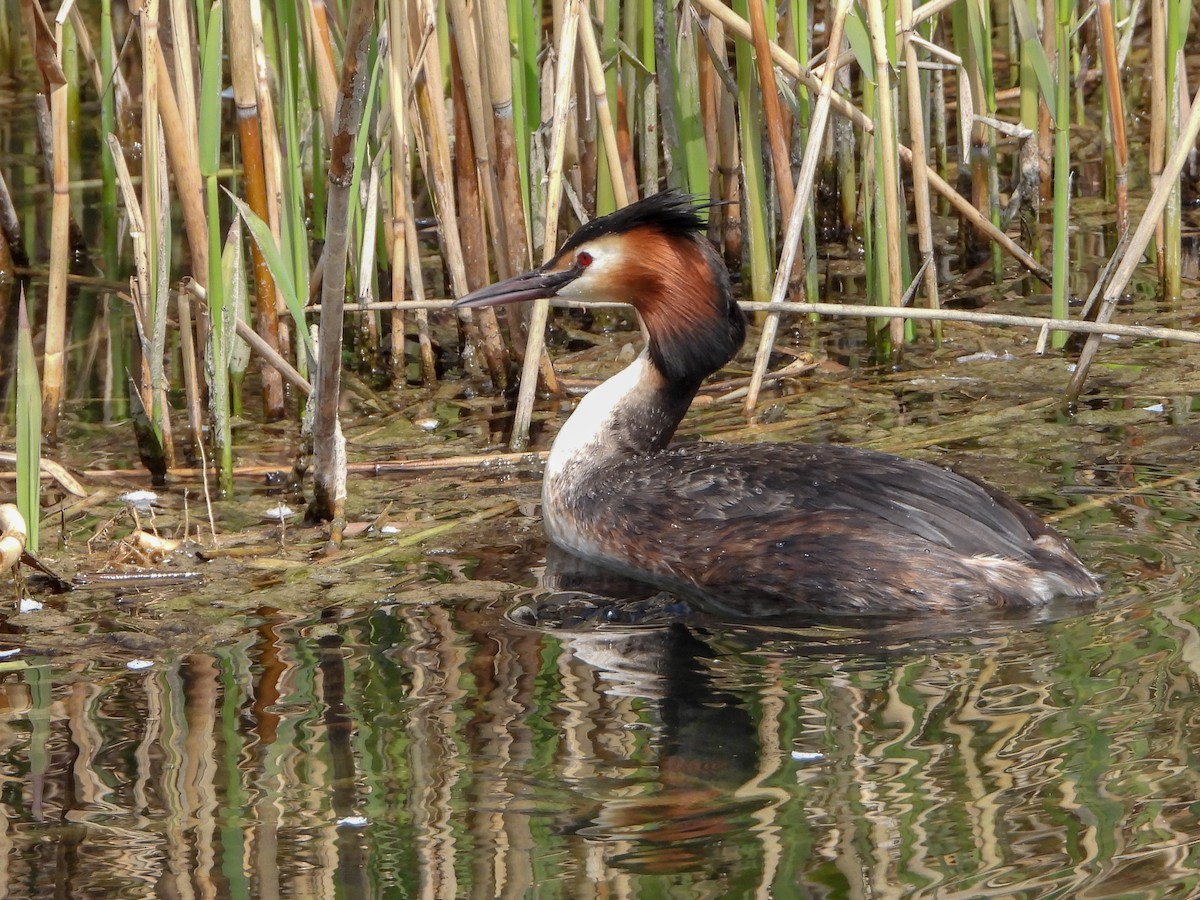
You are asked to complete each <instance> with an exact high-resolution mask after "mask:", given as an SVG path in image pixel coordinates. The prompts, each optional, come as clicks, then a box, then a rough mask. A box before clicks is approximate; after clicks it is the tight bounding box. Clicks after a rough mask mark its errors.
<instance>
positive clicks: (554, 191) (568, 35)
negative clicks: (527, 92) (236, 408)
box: [510, 0, 587, 451]
mask: <svg viewBox="0 0 1200 900" xmlns="http://www.w3.org/2000/svg"><path fill="white" fill-rule="evenodd" d="M583 15H587V10H586V8H584V6H583V3H582V0H566V8H565V9H564V10H563V20H562V27H561V28H560V29H559V43H558V48H557V49H558V60H557V62H558V65H557V71H556V73H555V78H554V113H553V116H554V117H553V119H552V121H553V123H554V126H553V131H552V133H551V138H550V158H549V160H548V165H547V171H548V173H549V183H548V185H547V187H546V218H545V223H546V225H545V231H544V232H543V235H544V242H543V245H542V262H543V263H545V262H549V261H550V260H551V259H553V258H554V253H555V251H556V250H557V249H558V213H559V209H560V208H561V206H562V197H563V187H562V183H563V157H564V155H565V153H566V144H567V129H568V126H569V122H568V112H569V111H570V102H571V96H572V93H573V92H572V89H571V85H572V82H573V76H574V71H575V43H576V38H577V36H578V33H579V18H580V16H583ZM549 309H550V304H549V302H548V301H547V300H545V299H542V300H535V301H534V303H533V311H532V313H531V315H530V317H529V341H528V343H527V344H526V346H525V361H524V366H523V368H522V370H521V386H520V390H519V392H518V394H517V407H516V411H515V412H514V414H513V430H512V438H511V441H510V446H511V447H512V449H513V450H515V451H521V450H524V449H525V447H526V445H527V444H528V442H529V422H530V420H531V419H532V418H533V400H534V397H535V395H536V392H537V373H538V368H539V362H540V361H541V356H542V353H543V350H544V346H545V339H546V319H547V316H548V313H549Z"/></svg>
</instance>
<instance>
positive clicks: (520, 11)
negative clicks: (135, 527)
mask: <svg viewBox="0 0 1200 900" xmlns="http://www.w3.org/2000/svg"><path fill="white" fill-rule="evenodd" d="M1194 18H1195V12H1194V10H1193V9H1192V5H1191V3H1190V0H1117V2H1111V0H1096V2H1095V3H1090V2H1089V3H1077V2H1071V0H1045V2H1043V3H1039V2H1037V0H1028V2H1027V0H1015V2H1012V3H1006V2H1000V0H992V2H990V3H987V2H979V0H929V2H926V3H923V4H921V5H920V6H915V7H914V5H913V3H912V2H911V0H892V2H883V0H862V2H851V0H830V2H827V3H811V4H810V3H806V2H792V3H778V4H776V3H760V2H756V0H750V2H746V0H734V2H732V4H727V3H724V2H721V0H628V2H624V3H621V2H616V0H592V2H585V0H510V2H509V3H507V5H505V4H501V3H498V2H496V3H490V2H469V0H447V2H445V3H434V2H433V0H378V2H368V0H342V2H333V3H325V2H321V0H312V2H306V3H298V4H286V3H285V4H261V3H259V2H256V0H216V2H212V3H205V2H197V3H195V4H192V3H186V2H184V0H144V2H143V3H142V4H140V7H139V8H138V9H137V10H134V9H131V8H130V7H127V6H126V5H125V4H123V3H114V2H112V0H100V2H93V3H89V4H86V5H78V4H71V3H67V4H64V5H62V6H61V7H58V8H47V9H45V10H44V11H43V10H42V9H41V8H40V7H39V6H38V4H37V3H35V2H33V0H23V2H22V3H21V4H20V5H19V7H17V8H14V6H13V5H12V4H9V5H8V6H6V7H4V9H3V10H2V11H0V54H2V55H0V64H3V65H4V66H5V67H6V68H7V70H8V71H9V72H10V73H11V74H12V75H13V76H14V82H13V83H14V84H15V85H16V88H15V93H16V96H17V102H18V103H28V104H35V105H36V111H37V115H36V122H37V130H36V131H37V134H36V140H34V139H33V138H30V139H29V142H28V144H29V155H30V157H32V156H33V155H35V154H36V156H38V157H40V158H41V159H42V160H44V166H43V167H42V168H41V169H40V170H39V169H37V168H35V167H32V166H30V165H28V164H21V165H15V164H14V165H5V164H4V161H3V159H2V158H0V233H2V234H3V240H0V269H2V270H3V271H4V272H9V273H15V274H16V275H18V276H20V278H21V281H22V283H23V285H24V287H25V289H26V293H25V295H24V296H25V297H26V298H27V299H25V300H17V299H12V298H9V299H6V300H5V302H6V303H7V304H8V305H7V306H6V309H8V308H11V309H14V310H15V309H16V308H17V307H18V306H19V307H20V313H19V315H16V314H14V315H12V316H7V315H6V317H5V321H11V322H13V323H14V324H13V327H12V331H11V333H9V332H7V331H6V334H5V337H4V340H5V342H6V343H5V345H4V346H5V347H6V348H12V349H6V350H5V351H4V353H5V355H9V354H10V353H11V356H10V358H17V353H16V352H15V348H17V347H18V346H19V348H20V351H19V353H20V355H19V360H20V361H19V363H18V365H16V367H15V369H13V368H8V369H7V370H6V371H7V374H5V375H4V378H5V379H6V385H5V387H6V396H8V397H10V398H15V401H14V403H13V407H12V408H13V409H14V410H16V413H15V415H16V420H17V424H18V428H17V434H18V436H19V438H20V440H19V446H18V455H19V457H20V465H21V467H22V468H23V469H24V471H25V473H26V474H25V476H23V478H24V480H23V481H22V485H23V487H22V490H21V491H20V492H19V493H20V499H21V502H22V503H23V504H25V509H24V512H25V514H26V519H27V520H29V519H32V520H36V519H37V515H36V514H32V515H31V512H32V508H31V506H30V504H33V503H35V502H36V496H37V491H36V489H34V490H32V491H31V490H30V489H29V485H30V484H31V483H32V484H33V485H36V484H37V479H36V478H35V477H33V476H32V473H35V472H37V471H38V457H39V454H40V452H41V446H42V445H43V444H48V445H50V446H53V445H55V444H56V443H57V442H58V440H59V438H60V434H61V433H62V430H63V429H62V426H61V423H60V416H61V413H62V410H63V407H64V402H65V401H66V400H67V399H69V398H71V397H80V396H94V395H95V394H97V393H98V394H100V395H101V396H102V397H103V398H104V400H103V415H104V416H105V417H107V418H111V419H114V420H121V419H125V418H128V419H129V421H130V422H131V423H132V424H133V431H134V433H135V435H136V437H137V443H138V449H139V452H140V454H141V457H142V459H143V461H144V462H145V464H146V465H147V467H148V468H149V469H150V471H151V472H152V473H153V475H154V476H155V478H156V479H159V480H160V479H162V478H163V477H165V475H166V473H168V472H169V471H170V470H171V469H172V467H175V466H177V465H181V464H183V463H184V462H185V461H187V462H191V461H198V462H199V464H200V465H201V466H202V467H204V468H206V469H208V468H210V467H211V468H212V469H213V470H214V471H215V472H216V473H217V481H218V484H219V487H220V489H221V490H223V491H225V492H229V491H232V490H233V471H234V469H233V463H234V453H235V449H236V448H235V445H234V438H233V432H232V427H231V422H232V421H233V420H234V418H235V417H236V416H247V415H250V416H256V417H261V419H262V420H263V421H275V420H280V419H285V418H301V419H303V421H304V423H305V427H304V431H303V433H304V435H305V438H304V440H305V443H306V447H307V448H308V449H309V450H310V451H311V453H312V471H313V475H314V486H315V490H314V499H313V502H312V504H311V506H310V509H309V514H310V517H312V518H314V519H326V520H332V521H334V522H337V521H339V520H341V518H342V517H343V513H344V510H343V508H342V507H343V504H344V497H345V448H344V442H343V441H342V438H341V433H340V429H339V427H338V419H337V411H338V401H339V393H340V389H341V388H340V381H339V379H340V376H341V373H342V372H343V370H344V369H346V368H349V369H354V370H356V371H370V372H373V373H376V374H379V373H386V374H387V375H388V376H389V380H390V383H391V385H392V386H394V388H395V389H397V390H401V391H404V390H414V391H415V390H419V389H421V388H422V386H423V387H425V388H428V387H430V386H433V385H434V384H435V383H436V382H437V381H438V380H439V379H440V378H441V377H442V376H443V372H444V370H445V368H446V367H447V366H450V367H451V368H452V369H454V370H456V371H462V372H465V373H466V374H467V375H469V376H470V377H472V378H473V379H476V380H478V379H487V380H488V381H490V383H491V385H492V386H494V389H495V390H497V391H499V390H502V389H505V388H508V387H512V386H515V387H516V388H517V401H516V413H515V417H514V420H513V425H512V429H511V443H512V445H513V448H514V449H518V450H520V449H523V448H524V446H525V443H526V440H527V435H528V431H529V422H530V416H531V410H532V405H533V401H534V398H535V391H536V389H537V386H538V385H539V384H540V385H542V386H543V387H544V388H545V389H547V390H549V391H552V392H553V391H557V390H558V384H557V379H556V376H555V372H554V368H553V364H552V361H551V359H550V358H549V355H548V354H547V352H546V350H545V346H544V335H545V331H546V322H547V319H548V317H549V316H550V315H559V314H561V313H557V312H554V313H552V312H551V311H550V309H549V306H548V304H546V303H545V302H541V303H538V304H535V305H533V307H532V308H531V309H530V310H516V309H503V310H500V311H498V312H497V311H494V310H480V311H476V312H474V313H471V312H464V313H461V314H457V315H456V316H455V314H452V313H450V312H448V311H445V307H446V306H448V304H449V302H450V301H449V299H448V298H450V297H453V296H458V295H461V294H464V293H466V292H468V291H470V290H473V289H475V288H478V287H480V286H482V285H484V284H486V283H488V282H489V281H490V280H492V279H493V278H495V277H507V276H509V275H511V274H515V273H516V272H518V271H521V270H524V269H526V268H528V267H530V266H531V265H534V264H536V263H537V262H540V261H542V260H544V259H546V258H548V257H549V256H550V255H552V254H553V252H554V250H555V248H556V246H557V244H558V243H559V241H560V239H561V237H562V236H563V235H564V234H565V233H567V232H569V231H570V230H571V229H573V228H574V227H576V226H577V225H578V223H580V222H582V221H585V220H586V219H588V218H590V217H592V216H594V215H600V214H604V213H606V212H609V211H611V210H612V209H614V208H617V207H619V206H621V205H624V204H626V203H628V202H631V201H633V200H635V199H637V198H638V197H642V196H645V195H648V194H650V193H653V192H655V191H659V190H662V189H664V188H667V187H670V188H678V189H681V190H685V191H689V192H692V193H694V194H696V195H698V196H700V197H706V198H711V199H712V200H713V201H715V202H717V203H718V204H719V205H717V206H715V207H714V208H713V210H712V212H711V214H710V222H709V231H710V236H711V237H712V239H713V240H714V241H715V242H717V244H718V245H719V246H720V247H721V249H722V251H723V253H724V255H725V259H726V260H727V262H728V263H729V265H730V267H731V268H732V269H733V270H734V271H735V272H740V273H741V275H742V283H743V285H744V295H745V299H746V300H747V301H748V303H749V304H751V305H752V306H751V308H753V309H758V310H762V309H765V310H766V312H764V313H762V314H761V315H762V316H763V318H762V322H761V324H762V327H761V330H760V331H759V335H760V340H759V345H758V348H757V353H756V357H755V363H754V368H753V374H752V378H751V380H750V386H749V389H748V396H747V399H746V412H747V414H748V415H753V412H754V410H755V408H756V406H757V404H758V397H759V392H760V388H761V385H762V384H763V380H764V378H765V377H766V375H767V374H768V367H769V366H770V363H771V356H772V349H773V347H774V345H775V341H776V338H777V334H778V328H779V325H780V321H781V318H782V317H784V316H796V315H797V314H803V313H805V312H809V313H811V312H815V311H818V310H819V311H820V313H821V314H823V315H829V314H833V313H837V312H838V311H839V310H838V309H837V308H834V307H830V306H829V305H827V304H826V305H824V306H820V307H816V306H794V305H781V304H784V303H785V301H788V302H790V303H801V304H810V303H813V302H815V301H819V300H820V299H821V291H822V290H823V285H824V284H826V283H827V280H826V279H827V275H828V272H827V271H823V268H822V261H823V259H825V258H827V257H828V256H829V255H830V253H831V252H833V251H831V250H830V247H835V248H838V250H837V252H838V253H840V254H842V255H845V253H846V248H847V247H849V248H855V249H857V248H861V252H862V254H863V257H864V272H865V277H864V280H863V284H864V291H863V292H864V295H865V296H863V297H862V298H861V299H862V300H863V301H864V302H865V303H867V304H869V305H873V306H877V307H882V308H883V309H880V310H877V311H875V310H867V311H865V312H868V313H874V314H875V315H876V316H877V318H872V319H870V321H872V322H875V321H878V322H880V323H884V324H882V325H881V326H880V327H878V328H875V327H872V334H873V335H874V337H875V339H876V344H875V352H876V356H877V359H879V360H881V361H888V360H895V359H897V358H898V356H899V354H900V353H901V352H902V350H903V347H904V345H905V342H907V341H910V340H913V339H915V337H916V336H917V332H916V330H915V327H914V324H913V320H912V319H911V318H909V317H908V316H909V313H908V312H905V313H904V315H896V314H895V312H897V311H900V309H901V308H902V307H906V308H908V309H909V310H912V313H911V315H913V316H916V315H927V316H928V315H931V314H930V313H929V312H927V310H926V309H915V307H924V308H932V309H934V310H936V309H937V308H938V307H939V306H940V304H941V302H942V301H943V299H944V296H943V295H944V293H945V291H946V287H947V285H948V283H949V282H950V281H951V279H957V278H959V277H960V276H962V275H963V274H964V273H966V274H968V275H971V276H972V277H977V276H978V275H979V273H980V272H983V273H984V274H985V275H986V276H987V277H990V278H992V279H994V280H995V281H996V282H1002V281H1005V280H1012V281H1013V284H1014V285H1015V286H1016V287H1017V288H1018V289H1024V290H1039V291H1040V290H1045V288H1036V287H1033V286H1032V284H1033V282H1035V281H1041V282H1044V283H1045V284H1046V285H1047V286H1048V287H1049V290H1050V294H1051V296H1052V299H1053V305H1052V309H1051V318H1050V319H1049V320H1044V321H1043V320H1037V321H1033V322H1032V323H1028V322H1021V323H1019V324H1033V325H1034V326H1036V327H1039V328H1040V329H1041V332H1042V339H1043V340H1044V341H1048V342H1049V343H1050V344H1052V345H1053V346H1055V347H1061V346H1062V345H1063V343H1064V341H1065V338H1066V332H1067V330H1068V329H1071V328H1073V327H1075V324H1076V322H1075V321H1071V320H1076V321H1077V320H1078V319H1079V318H1080V317H1081V316H1087V317H1089V318H1093V319H1096V320H1098V321H1101V322H1104V321H1107V320H1108V318H1109V317H1110V316H1111V315H1112V314H1113V310H1114V308H1115V305H1116V303H1117V301H1118V300H1119V299H1120V298H1121V297H1122V295H1123V294H1124V292H1125V291H1126V289H1127V286H1128V284H1129V281H1130V278H1131V277H1132V276H1133V273H1134V269H1135V267H1136V266H1138V265H1139V264H1141V263H1143V261H1149V262H1150V263H1151V264H1153V265H1155V266H1157V277H1158V279H1159V280H1160V283H1161V295H1162V299H1163V300H1164V301H1166V302H1168V303H1174V302H1175V301H1177V300H1178V299H1179V298H1180V297H1181V295H1182V292H1183V281H1182V275H1181V265H1182V263H1181V246H1182V238H1181V221H1182V208H1183V197H1182V194H1181V184H1182V182H1183V179H1182V178H1181V176H1182V175H1183V174H1185V173H1186V172H1188V171H1189V166H1193V165H1194V159H1193V158H1192V157H1194V151H1195V146H1196V138H1197V133H1198V132H1200V103H1198V102H1196V98H1194V97H1192V95H1191V94H1192V92H1191V88H1190V87H1189V78H1188V60H1187V58H1186V55H1185V52H1184V49H1185V47H1186V46H1187V43H1186V39H1187V35H1188V33H1189V31H1190V30H1191V28H1192V24H1193V20H1194ZM30 60H32V63H31V62H30ZM1194 80H1195V79H1194V75H1193V79H1192V81H1193V83H1194ZM1197 96H1200V95H1197ZM1130 110H1136V111H1137V112H1136V115H1135V114H1134V113H1131V112H1130ZM1097 142H1099V143H1100V145H1101V146H1102V148H1103V152H1102V156H1103V177H1104V183H1105V195H1106V199H1107V200H1108V201H1109V202H1110V203H1111V207H1110V209H1111V222H1112V225H1111V232H1112V247H1113V251H1112V254H1111V261H1110V264H1109V265H1108V266H1107V267H1106V268H1105V269H1104V270H1103V272H1102V275H1101V277H1100V278H1099V279H1098V280H1097V281H1096V283H1095V284H1087V285H1082V284H1080V283H1079V280H1078V275H1077V273H1075V272H1074V270H1073V264H1072V256H1071V242H1070V224H1071V202H1072V199H1073V197H1074V196H1077V195H1078V193H1079V192H1078V187H1077V186H1076V188H1075V189H1074V190H1073V184H1072V179H1073V177H1074V175H1075V174H1076V173H1077V172H1078V169H1079V167H1080V166H1081V165H1082V164H1083V163H1082V161H1083V160H1090V159H1091V158H1092V157H1094V156H1095V155H1096V149H1095V145H1096V143H1097ZM1131 144H1132V145H1133V147H1134V149H1135V150H1136V152H1134V153H1132V154H1131V152H1130V149H1131ZM96 172H98V173H99V178H98V179H96V178H95V177H94V176H95V173H96ZM47 187H48V189H49V190H48V191H46V190H45V188H47ZM1131 189H1132V190H1133V191H1134V193H1135V195H1137V194H1138V193H1139V192H1140V194H1141V195H1142V196H1145V195H1146V194H1147V193H1149V201H1148V204H1147V206H1146V209H1145V211H1144V212H1142V211H1141V210H1139V209H1138V208H1137V204H1134V207H1135V208H1134V209H1133V210H1131V209H1130V205H1131V204H1130V199H1129V198H1130V191H1131ZM46 197H48V198H49V199H48V200H46V199H45V198H46ZM431 251H433V252H431ZM826 268H827V267H826ZM1022 273H1027V275H1026V276H1025V277H1022ZM28 276H35V277H33V278H32V279H31V280H28ZM1073 276H1074V277H1073ZM1088 292H1090V294H1091V296H1090V298H1089V301H1088V303H1087V305H1086V306H1085V307H1084V309H1083V311H1082V312H1080V311H1072V310H1071V309H1069V301H1070V299H1071V297H1072V295H1073V294H1083V293H1088ZM26 302H27V304H28V311H26V306H25V304H26ZM768 303H769V304H772V305H770V306H766V307H764V306H762V304H768ZM851 312H853V314H855V315H860V314H862V313H863V312H864V311H863V310H859V309H855V310H852V311H851ZM959 315H960V316H961V313H959ZM906 323H907V324H906ZM317 326H319V327H317ZM1086 327H1087V326H1086V323H1085V324H1084V328H1086ZM1092 331H1093V332H1096V331H1097V329H1096V328H1095V327H1094V326H1093V328H1092ZM1133 332H1134V333H1137V329H1136V328H1134V329H1133ZM1147 334H1148V335H1151V333H1150V332H1147ZM1100 336H1101V335H1100V334H1099V333H1093V334H1091V335H1090V336H1089V338H1088V341H1087V343H1086V345H1085V347H1084V350H1083V356H1082V358H1081V360H1080V366H1079V369H1078V370H1077V373H1076V377H1075V380H1074V382H1073V383H1072V385H1071V388H1070V390H1069V396H1070V397H1072V398H1073V397H1074V396H1077V395H1078V392H1079V390H1080V388H1081V385H1082V383H1083V379H1084V378H1086V373H1087V365H1088V363H1089V362H1090V359H1091V358H1092V356H1093V355H1094V354H1095V352H1096V348H1097V346H1098V343H1097V342H1098V340H1099V338H1100ZM1152 336H1153V335H1152ZM1157 336H1158V337H1162V336H1163V335H1162V334H1158V335H1157ZM1168 336H1170V337H1174V338H1176V339H1181V340H1195V335H1192V334H1190V333H1187V332H1171V333H1170V334H1169V335H1168ZM34 359H36V360H37V365H34V364H33V363H32V360H34ZM248 372H250V373H252V374H253V375H254V377H253V378H252V379H249V380H246V379H245V375H246V374H247V373H248ZM14 373H15V377H13V376H14ZM126 383H128V390H127V391H126V390H125V385H126ZM38 396H40V398H41V403H40V405H39V404H38V403H36V402H35V399H36V398H37V397H38ZM39 417H40V418H39ZM39 433H40V435H41V437H42V441H41V442H39V440H38V439H37V435H38V434H39ZM336 534H337V530H336V527H335V536H336ZM33 539H34V541H36V532H34V538H33Z"/></svg>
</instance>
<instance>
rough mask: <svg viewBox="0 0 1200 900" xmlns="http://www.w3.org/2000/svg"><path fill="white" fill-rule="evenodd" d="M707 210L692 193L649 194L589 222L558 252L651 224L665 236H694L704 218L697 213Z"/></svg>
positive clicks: (701, 228) (702, 228)
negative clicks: (601, 237)
mask: <svg viewBox="0 0 1200 900" xmlns="http://www.w3.org/2000/svg"><path fill="white" fill-rule="evenodd" d="M706 208H707V205H706V204H703V203H701V202H698V201H697V199H696V198H695V197H693V196H692V195H691V194H685V193H684V192H683V191H676V190H669V191H662V192H661V193H658V194H651V195H650V196H649V197H647V198H646V199H644V200H639V201H638V202H637V203H631V204H629V205H628V206H626V207H623V208H621V209H618V210H617V211H616V212H612V213H609V214H608V215H607V216H598V217H596V218H595V219H592V220H591V221H590V222H588V223H587V224H586V225H583V226H582V227H580V229H579V230H578V231H576V232H575V233H574V234H573V235H571V237H570V238H568V239H567V242H566V243H565V244H563V246H562V249H561V250H559V251H558V252H559V253H568V252H570V251H571V250H574V249H575V248H576V247H578V246H580V245H581V244H585V243H587V242H588V241H591V240H594V239H595V238H598V237H600V236H601V235H604V234H623V233H625V232H626V231H632V230H633V229H634V228H638V227H640V226H642V225H653V226H654V227H655V228H657V229H658V230H660V231H661V232H663V233H664V234H668V235H678V236H680V237H684V236H688V235H694V234H696V233H697V232H700V231H703V230H704V227H705V225H704V219H703V218H701V216H700V210H702V209H706Z"/></svg>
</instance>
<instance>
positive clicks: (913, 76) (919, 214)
mask: <svg viewBox="0 0 1200 900" xmlns="http://www.w3.org/2000/svg"><path fill="white" fill-rule="evenodd" d="M1018 2H1022V0H1018ZM899 3H900V30H901V32H902V35H903V41H904V63H905V72H904V75H905V78H906V79H907V91H906V100H907V107H908V137H909V143H911V144H912V153H913V159H914V161H915V162H914V164H913V167H912V174H913V206H914V207H915V210H916V218H917V249H918V250H919V251H920V253H921V266H922V267H923V271H924V273H925V296H926V297H927V298H928V300H929V305H930V306H931V307H933V308H935V309H936V308H937V307H938V306H940V305H941V304H940V303H939V302H938V283H937V264H936V262H935V260H934V255H933V252H934V251H933V217H932V215H931V212H932V207H931V199H930V196H929V177H928V176H927V175H926V172H928V171H929V155H928V153H927V152H926V149H925V111H924V109H923V107H922V103H921V73H920V70H919V68H918V66H919V62H918V60H917V47H916V43H915V42H914V41H913V40H912V38H913V36H914V35H915V34H916V32H915V30H914V29H915V27H916V26H915V25H914V24H913V6H912V0H899Z"/></svg>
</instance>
